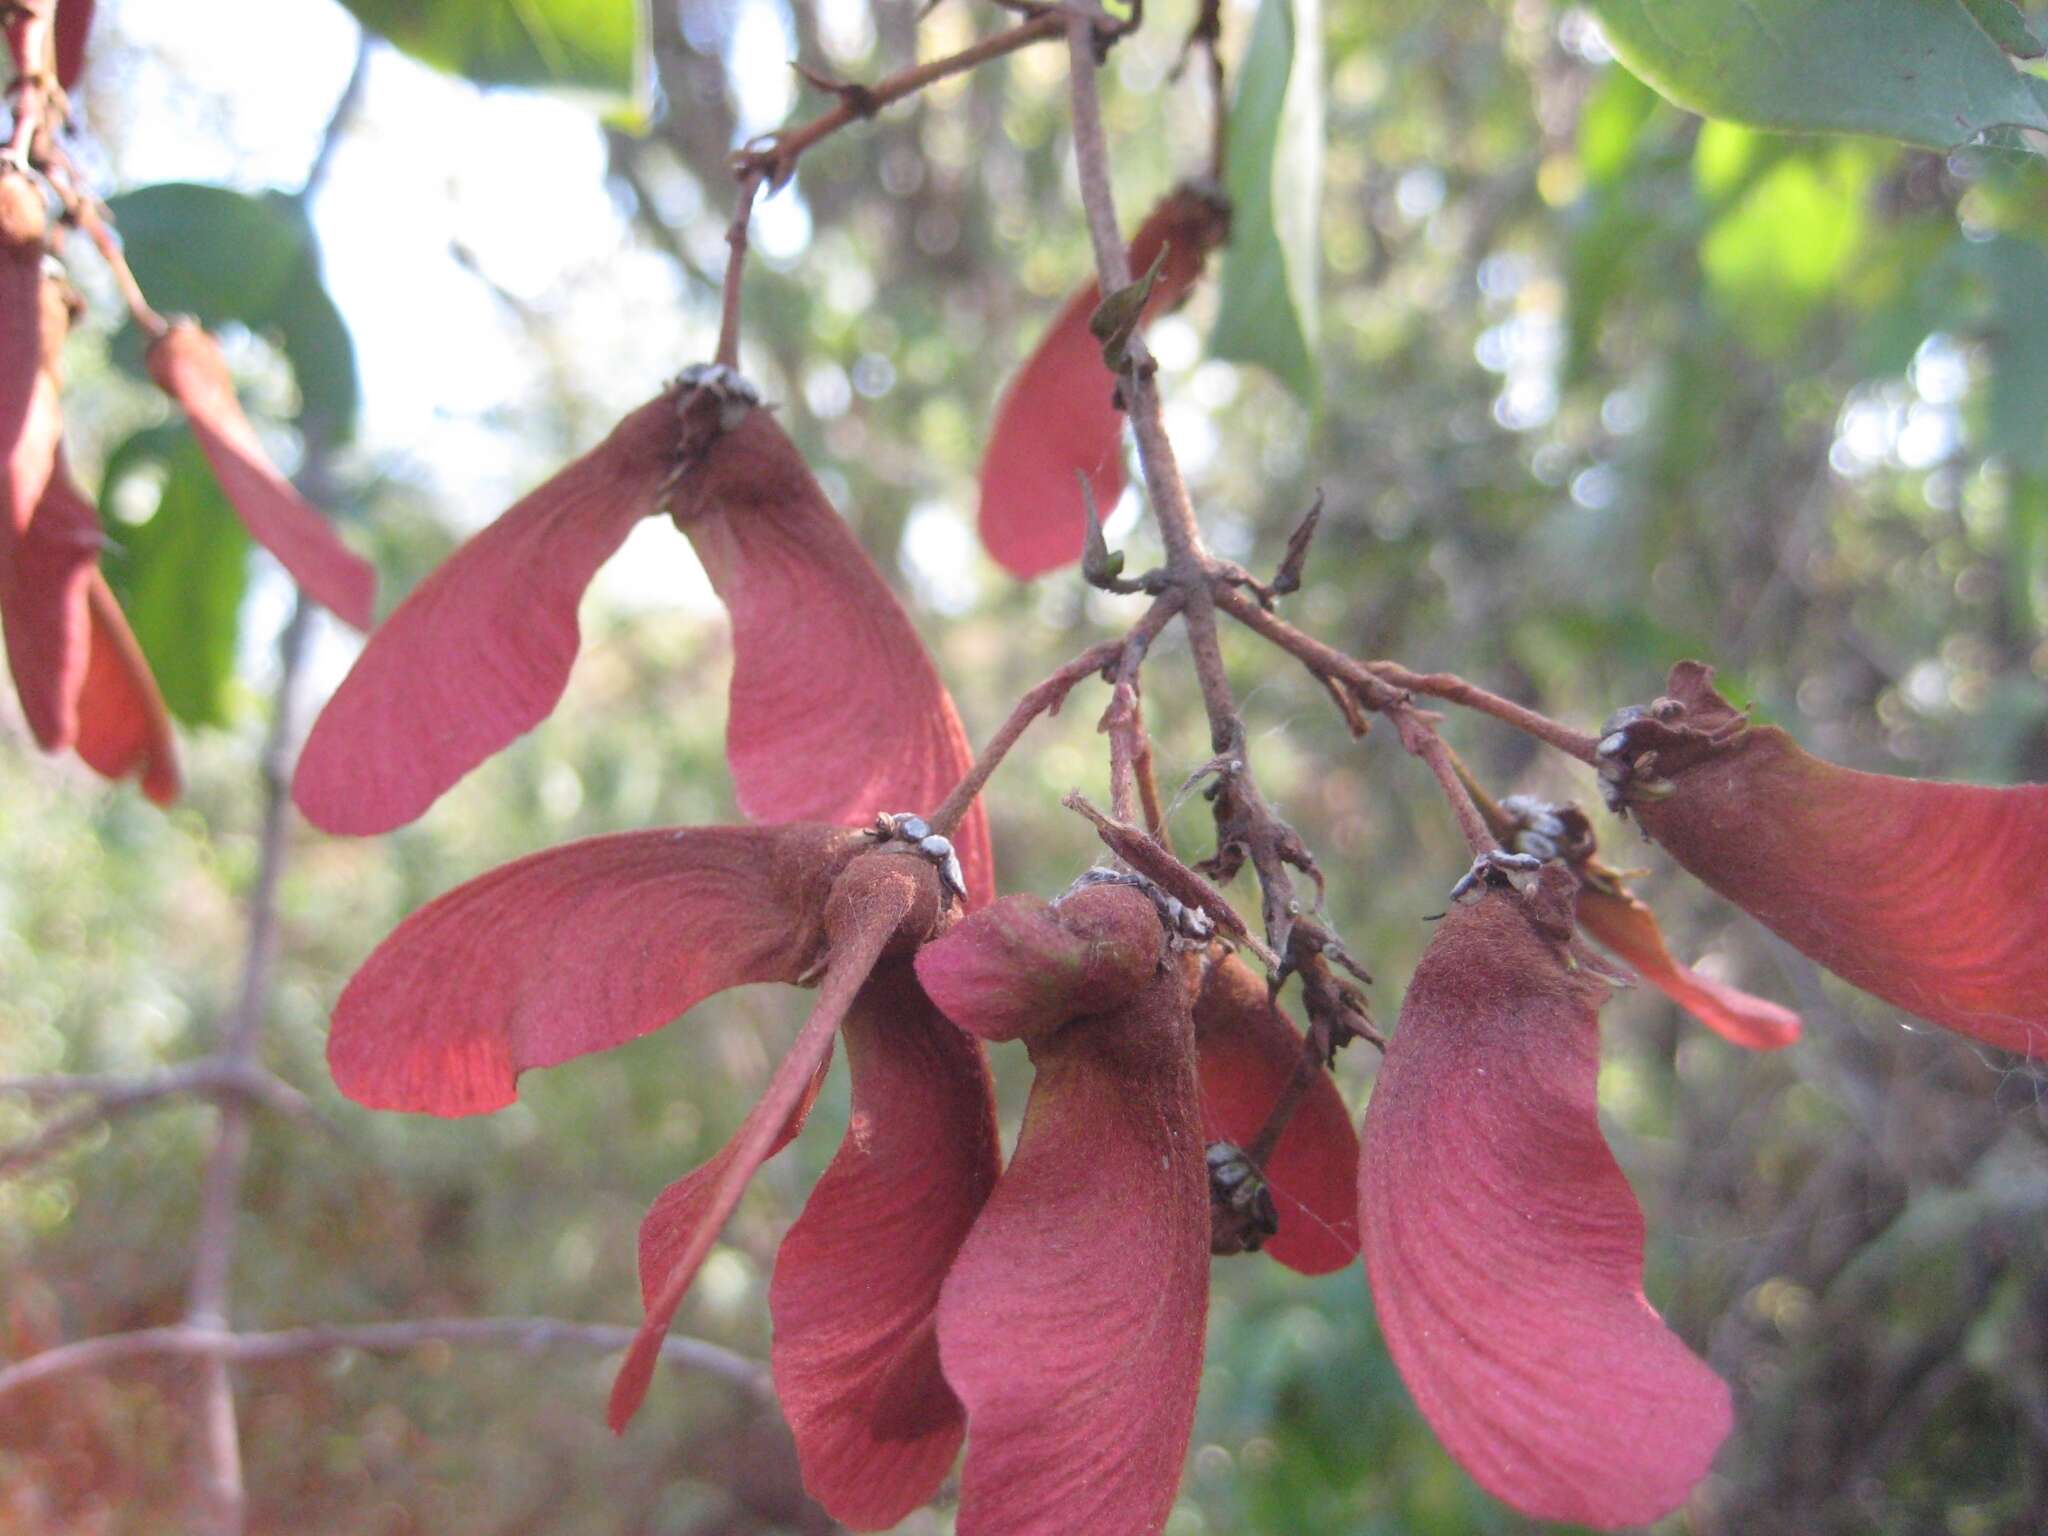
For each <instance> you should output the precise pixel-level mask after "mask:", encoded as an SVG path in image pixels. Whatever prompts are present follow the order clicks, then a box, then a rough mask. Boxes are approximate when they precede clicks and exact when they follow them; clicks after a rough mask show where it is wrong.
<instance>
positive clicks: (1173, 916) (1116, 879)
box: [1053, 866, 1216, 950]
mask: <svg viewBox="0 0 2048 1536" xmlns="http://www.w3.org/2000/svg"><path fill="white" fill-rule="evenodd" d="M1097 885H1127V886H1129V887H1130V888H1131V889H1132V890H1136V891H1143V892H1144V893H1145V894H1146V895H1147V896H1149V897H1151V898H1152V905H1153V907H1154V908H1155V909H1156V910H1157V911H1158V913H1159V921H1160V923H1161V925H1162V926H1164V928H1165V929H1166V934H1167V938H1168V940H1169V942H1170V943H1171V944H1172V947H1173V948H1175V949H1177V950H1188V949H1204V948H1207V947H1208V944H1209V941H1210V940H1211V939H1213V938H1215V937H1216V921H1215V919H1214V918H1212V917H1210V916H1209V914H1208V913H1206V912H1204V911H1203V910H1202V909H1201V908H1200V907H1193V906H1189V905H1188V904H1187V903H1186V902H1184V901H1182V900H1181V899H1180V898H1179V897H1178V896H1173V895H1169V894H1168V893H1167V892H1166V891H1165V890H1163V889H1161V888H1160V886H1159V885H1158V884H1157V883H1156V882H1154V881H1152V880H1148V879H1147V878H1146V877H1145V876H1143V875H1140V874H1134V873H1132V872H1131V871H1129V870H1123V869H1104V868H1101V867H1100V866H1097V867H1096V868H1094V869H1088V870H1083V871H1082V872H1081V873H1080V874H1079V875H1078V876H1076V877H1075V880H1074V883H1073V884H1072V885H1070V886H1068V887H1067V888H1066V890H1065V891H1064V892H1062V893H1061V895H1060V896H1059V898H1058V900H1056V901H1054V902H1053V905H1054V906H1058V905H1059V904H1060V902H1062V901H1065V900H1066V899H1067V898H1068V897H1069V896H1072V895H1075V894H1076V893H1077V892H1080V891H1085V890H1087V889H1088V888H1089V887H1091V886H1097Z"/></svg>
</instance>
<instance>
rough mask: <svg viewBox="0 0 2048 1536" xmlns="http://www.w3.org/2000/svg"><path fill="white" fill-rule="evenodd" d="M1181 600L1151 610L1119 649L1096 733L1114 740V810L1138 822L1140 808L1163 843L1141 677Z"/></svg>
mask: <svg viewBox="0 0 2048 1536" xmlns="http://www.w3.org/2000/svg"><path fill="white" fill-rule="evenodd" d="M1180 605H1181V599H1180V595H1179V593H1178V592H1176V591H1168V592H1166V593H1164V594H1162V595H1161V596H1160V597H1159V598H1158V599H1156V600H1155V601H1154V602H1153V604H1152V606H1151V607H1150V608H1147V609H1146V610H1145V614H1144V617H1142V618H1141V619H1139V620H1138V622H1137V623H1136V624H1135V625H1133V626H1132V627H1131V632H1130V633H1129V634H1128V635H1126V636H1125V637H1124V639H1123V643H1122V644H1121V645H1120V646H1119V647H1118V652H1119V654H1118V655H1117V657H1116V664H1117V665H1116V680H1115V683H1114V685H1113V686H1112V688H1111V689H1110V695H1109V707H1108V708H1107V709H1105V710H1104V711H1103V712H1102V719H1101V721H1100V723H1099V724H1097V726H1096V729H1097V730H1098V731H1100V732H1102V733H1103V734H1104V735H1106V736H1108V737H1109V805H1110V811H1111V813H1112V814H1113V815H1115V816H1116V817H1117V819H1118V820H1120V821H1133V820H1135V819H1136V818H1137V815H1138V811H1139V807H1140V804H1141V803H1142V805H1143V807H1144V811H1145V822H1146V827H1147V830H1149V831H1150V832H1151V833H1152V835H1153V836H1154V837H1163V835H1164V833H1165V818H1164V816H1163V814H1162V813H1161V812H1160V809H1159V786H1158V785H1157V784H1155V783H1153V782H1152V742H1151V739H1150V738H1149V737H1148V736H1147V735H1146V734H1145V712H1144V706H1143V704H1142V703H1141V702H1140V698H1139V693H1138V674H1139V672H1140V671H1141V670H1142V669H1143V667H1144V665H1145V655H1146V653H1147V652H1148V651H1150V650H1151V648H1152V642H1153V641H1154V640H1156V639H1157V638H1158V637H1159V632H1160V631H1161V630H1163V629H1165V628H1166V626H1167V623H1168V622H1169V621H1170V620H1171V619H1172V618H1173V616H1174V614H1176V613H1178V612H1179V611H1180Z"/></svg>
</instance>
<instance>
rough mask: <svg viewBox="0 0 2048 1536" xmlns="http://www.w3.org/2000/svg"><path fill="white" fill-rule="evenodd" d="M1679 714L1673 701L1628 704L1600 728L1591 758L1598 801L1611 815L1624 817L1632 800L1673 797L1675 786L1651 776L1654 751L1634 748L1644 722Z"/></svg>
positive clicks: (1662, 700)
mask: <svg viewBox="0 0 2048 1536" xmlns="http://www.w3.org/2000/svg"><path fill="white" fill-rule="evenodd" d="M1682 712H1683V706H1682V705H1680V704H1679V703H1678V702H1677V701H1676V700H1674V699H1658V700H1656V701H1655V702H1654V703H1651V704H1649V705H1642V704H1628V705H1624V706H1623V707H1622V708H1620V709H1617V710H1616V711H1615V712H1614V713H1613V714H1611V715H1609V716H1608V717H1607V723H1606V724H1605V725H1603V726H1601V727H1600V741H1599V744H1598V745H1597V746H1595V747H1594V748H1593V756H1594V759H1595V765H1596V768H1597V770H1598V772H1599V774H1600V797H1601V799H1603V800H1604V801H1606V802H1607V809H1608V810H1610V811H1612V812H1614V814H1615V815H1617V816H1626V815H1627V814H1628V808H1629V802H1630V801H1632V800H1664V799H1668V798H1669V797H1670V796H1671V794H1672V793H1673V790H1674V788H1675V786H1674V785H1673V784H1672V783H1671V781H1670V780H1669V779H1660V778H1658V777H1657V776H1656V774H1655V773H1654V772H1653V770H1654V769H1655V768H1656V766H1657V753H1656V750H1655V749H1654V748H1653V749H1651V750H1649V751H1644V750H1642V748H1641V747H1640V746H1639V745H1638V744H1637V740H1636V738H1637V737H1638V735H1639V734H1640V733H1639V732H1638V730H1637V729H1636V728H1637V727H1638V726H1640V725H1642V724H1644V723H1646V722H1662V721H1665V720H1669V719H1671V718H1672V717H1673V716H1674V715H1676V714H1679V713H1682Z"/></svg>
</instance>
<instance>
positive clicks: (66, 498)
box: [0, 450, 104, 752]
mask: <svg viewBox="0 0 2048 1536" xmlns="http://www.w3.org/2000/svg"><path fill="white" fill-rule="evenodd" d="M103 542H104V541H103V539H102V538H101V535H100V520H99V514H98V513H97V512H95V511H94V510H93V506H92V503H91V502H89V501H87V500H86V499H85V497H84V496H83V495H81V494H80V493H79V490H78V487H77V485H76V484H75V483H74V482H73V481H72V479H71V473H70V471H69V469H67V468H66V467H65V464H64V457H63V454H62V452H61V450H60V451H59V453H58V454H57V456H56V459H55V463H54V470H53V473H52V474H51V476H50V478H49V481H48V483H47V484H46V485H45V486H44V488H43V499H42V504H41V505H40V506H39V507H38V508H37V509H36V513H35V516H34V517H33V518H32V519H31V520H30V522H29V525H28V527H27V528H26V529H25V530H24V531H23V533H22V535H21V537H20V538H18V539H15V540H14V541H13V547H12V549H11V550H10V549H4V547H0V626H4V628H5V630H6V638H7V664H8V666H9V668H10V669H11V670H12V671H13V674H14V687H15V690H16V692H18V693H19V694H20V695H21V708H22V713H23V715H25V716H26V717H27V719H28V725H29V729H30V731H31V732H33V733H34V735H35V738H36V741H37V742H38V743H39V744H40V745H41V746H42V748H43V749H44V750H45V751H47V752H57V751H61V750H63V749H64V748H66V747H69V746H70V745H71V744H72V743H73V742H74V741H76V740H77V738H78V695H79V690H80V689H82V688H83V687H84V686H85V675H86V667H87V664H88V661H89V659H90V656H91V653H92V620H91V615H90V612H89V609H88V598H87V593H88V591H89V590H90V588H91V585H92V581H93V578H94V576H95V575H96V574H97V572H98V570H99V552H100V545H101V544H102V543H103Z"/></svg>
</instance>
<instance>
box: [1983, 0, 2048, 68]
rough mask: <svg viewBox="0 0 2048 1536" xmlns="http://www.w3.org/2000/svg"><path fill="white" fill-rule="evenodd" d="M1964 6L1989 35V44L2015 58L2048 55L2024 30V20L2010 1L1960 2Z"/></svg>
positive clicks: (2027, 31)
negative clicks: (1990, 42) (1996, 46)
mask: <svg viewBox="0 0 2048 1536" xmlns="http://www.w3.org/2000/svg"><path fill="white" fill-rule="evenodd" d="M1963 6H1964V8H1965V9H1966V10H1968V11H1969V13H1970V14H1971V15H1972V16H1973V17H1975V18H1976V20H1977V25H1978V26H1980V27H1982V28H1983V29H1984V30H1985V31H1986V32H1987V33H1989V34H1990V37H1991V41H1993V42H1994V43H1996V44H1998V46H1999V47H2001V48H2003V49H2004V50H2005V51H2006V52H2007V53H2009V54H2012V55H2013V56H2014V57H2015V58H2021V59H2038V58H2040V57H2041V55H2042V54H2043V53H2048V49H2044V48H2043V47H2042V46H2041V40H2040V39H2039V38H2038V37H2036V36H2034V34H2033V33H2032V32H2030V31H2029V30H2028V29H2027V18H2026V17H2024V16H2022V15H2021V14H2020V10H2019V7H2018V6H2016V5H2014V4H2013V3H2012V0H1963Z"/></svg>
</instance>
